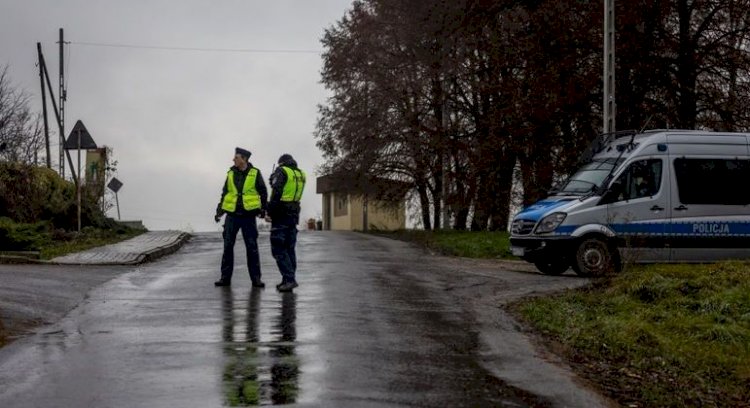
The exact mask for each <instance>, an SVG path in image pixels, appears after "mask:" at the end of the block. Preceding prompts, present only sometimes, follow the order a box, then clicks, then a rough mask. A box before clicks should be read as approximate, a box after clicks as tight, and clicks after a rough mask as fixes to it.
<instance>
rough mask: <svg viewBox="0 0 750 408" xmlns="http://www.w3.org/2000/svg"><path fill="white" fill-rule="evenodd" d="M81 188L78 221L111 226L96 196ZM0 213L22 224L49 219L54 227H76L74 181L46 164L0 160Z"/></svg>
mask: <svg viewBox="0 0 750 408" xmlns="http://www.w3.org/2000/svg"><path fill="white" fill-rule="evenodd" d="M83 192H84V194H83V196H82V203H81V204H82V205H81V224H82V225H83V226H94V227H98V228H108V227H112V225H110V223H109V222H108V221H107V219H106V217H105V215H104V214H103V212H102V210H101V208H100V206H99V197H98V196H96V195H95V194H94V193H93V192H89V191H87V190H85V189H84V191H83ZM0 217H8V218H10V219H12V220H14V221H15V222H18V223H22V224H33V223H37V222H40V221H48V222H49V223H50V224H51V225H52V226H53V228H55V229H57V228H62V229H65V230H74V229H77V227H78V220H77V218H78V209H77V206H76V187H75V184H74V183H73V182H70V181H66V180H64V179H62V178H61V177H60V176H59V175H58V174H57V173H56V172H55V171H54V170H52V169H48V168H46V167H37V166H31V165H26V164H21V163H0Z"/></svg>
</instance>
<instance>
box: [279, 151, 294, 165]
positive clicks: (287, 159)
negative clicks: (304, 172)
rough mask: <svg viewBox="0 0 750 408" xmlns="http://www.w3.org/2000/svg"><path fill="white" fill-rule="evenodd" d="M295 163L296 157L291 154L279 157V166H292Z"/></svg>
mask: <svg viewBox="0 0 750 408" xmlns="http://www.w3.org/2000/svg"><path fill="white" fill-rule="evenodd" d="M293 162H294V157H292V155H291V154H289V153H284V154H282V155H281V157H279V164H291V163H293Z"/></svg>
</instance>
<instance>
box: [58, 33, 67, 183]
mask: <svg viewBox="0 0 750 408" xmlns="http://www.w3.org/2000/svg"><path fill="white" fill-rule="evenodd" d="M58 43H59V44H60V77H59V79H58V81H59V83H58V94H57V95H58V96H59V97H60V119H59V120H60V156H59V159H60V176H61V177H62V178H63V179H64V178H65V158H64V157H63V154H64V153H63V151H64V150H65V149H64V147H63V145H64V144H65V100H66V99H68V95H67V91H66V90H65V64H64V60H65V41H63V29H62V28H61V29H60V41H59V42H58Z"/></svg>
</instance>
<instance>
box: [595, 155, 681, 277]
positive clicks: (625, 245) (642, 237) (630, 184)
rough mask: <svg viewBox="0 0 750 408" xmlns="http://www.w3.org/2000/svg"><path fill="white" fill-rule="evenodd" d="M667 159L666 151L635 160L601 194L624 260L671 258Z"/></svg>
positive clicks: (608, 219) (610, 225)
mask: <svg viewBox="0 0 750 408" xmlns="http://www.w3.org/2000/svg"><path fill="white" fill-rule="evenodd" d="M666 160H667V156H666V155H662V156H644V157H638V158H636V159H634V160H632V161H631V162H630V163H629V164H628V165H627V167H625V169H624V170H623V171H622V172H621V173H620V174H619V175H618V176H617V178H616V179H615V181H614V182H613V183H612V184H611V185H610V189H609V191H608V192H607V193H606V194H605V195H604V197H603V198H602V201H603V203H604V204H607V224H608V225H609V227H610V228H611V229H612V230H614V231H615V232H616V233H617V236H618V247H619V249H620V255H621V256H622V261H623V262H626V263H631V262H664V261H667V260H669V256H670V251H669V242H668V239H669V226H670V224H669V219H670V216H671V208H672V207H671V206H670V199H671V191H670V186H669V166H667V164H666Z"/></svg>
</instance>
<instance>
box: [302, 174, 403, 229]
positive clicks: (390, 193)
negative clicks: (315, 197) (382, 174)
mask: <svg viewBox="0 0 750 408" xmlns="http://www.w3.org/2000/svg"><path fill="white" fill-rule="evenodd" d="M316 184H317V185H316V187H317V188H316V190H317V191H316V192H317V193H318V194H321V195H322V196H323V229H324V230H339V231H342V230H343V231H368V230H383V231H392V230H398V229H404V228H406V199H405V197H406V192H407V190H408V185H407V184H406V183H402V182H399V181H395V180H388V179H384V178H369V179H367V180H365V181H359V182H354V181H352V180H351V179H349V178H345V177H337V176H334V175H326V176H321V177H318V179H317V183H316Z"/></svg>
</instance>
